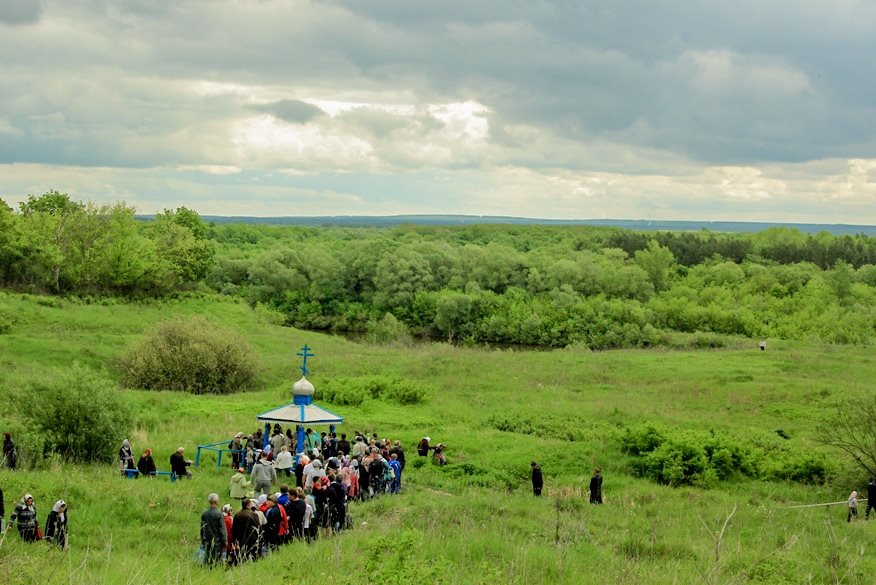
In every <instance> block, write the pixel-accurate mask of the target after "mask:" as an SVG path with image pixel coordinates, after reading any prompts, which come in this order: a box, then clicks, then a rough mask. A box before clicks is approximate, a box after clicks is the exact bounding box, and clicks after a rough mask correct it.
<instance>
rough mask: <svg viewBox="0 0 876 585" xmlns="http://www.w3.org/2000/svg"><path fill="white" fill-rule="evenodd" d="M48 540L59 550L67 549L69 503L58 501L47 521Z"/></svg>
mask: <svg viewBox="0 0 876 585" xmlns="http://www.w3.org/2000/svg"><path fill="white" fill-rule="evenodd" d="M46 540H47V541H48V542H54V543H55V544H56V545H58V547H59V548H61V549H62V550H65V549H66V548H67V502H65V501H64V500H58V501H57V502H55V505H54V506H52V511H51V512H49V517H48V518H47V519H46Z"/></svg>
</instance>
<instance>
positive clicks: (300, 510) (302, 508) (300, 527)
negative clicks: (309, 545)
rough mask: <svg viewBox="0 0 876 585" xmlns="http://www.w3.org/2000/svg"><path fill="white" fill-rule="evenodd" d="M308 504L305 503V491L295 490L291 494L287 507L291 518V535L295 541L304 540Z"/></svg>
mask: <svg viewBox="0 0 876 585" xmlns="http://www.w3.org/2000/svg"><path fill="white" fill-rule="evenodd" d="M306 510H307V504H305V503H304V490H302V489H301V488H295V489H293V490H291V491H290V492H289V504H288V505H287V506H286V512H287V516H288V517H289V533H290V534H291V535H292V538H293V539H298V540H300V539H302V538H304V513H305V512H306Z"/></svg>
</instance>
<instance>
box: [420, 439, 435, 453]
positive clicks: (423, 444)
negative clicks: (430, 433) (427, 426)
mask: <svg viewBox="0 0 876 585" xmlns="http://www.w3.org/2000/svg"><path fill="white" fill-rule="evenodd" d="M431 440H432V439H431V438H429V437H423V438H422V439H420V442H419V443H417V455H419V456H420V457H426V456H427V455H429V450H430V449H433V447H430V446H429V441H431Z"/></svg>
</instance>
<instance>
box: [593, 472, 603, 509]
mask: <svg viewBox="0 0 876 585" xmlns="http://www.w3.org/2000/svg"><path fill="white" fill-rule="evenodd" d="M590 503H591V504H601V503H602V475H601V474H600V472H599V468H598V467H597V468H596V469H595V470H594V471H593V477H591V478H590Z"/></svg>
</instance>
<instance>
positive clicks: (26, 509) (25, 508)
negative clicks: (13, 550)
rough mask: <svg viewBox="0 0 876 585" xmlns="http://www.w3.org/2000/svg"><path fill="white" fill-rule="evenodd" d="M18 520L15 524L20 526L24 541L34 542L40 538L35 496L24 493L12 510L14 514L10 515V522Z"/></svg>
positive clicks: (19, 529)
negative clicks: (34, 501)
mask: <svg viewBox="0 0 876 585" xmlns="http://www.w3.org/2000/svg"><path fill="white" fill-rule="evenodd" d="M13 521H16V523H15V526H16V528H18V533H19V534H20V535H21V539H22V540H23V541H24V542H34V541H36V540H39V538H38V534H39V528H40V527H39V522H38V521H37V512H36V505H34V503H33V496H32V495H30V494H24V497H23V498H21V500H20V501H19V502H18V503H17V504H15V509H14V510H12V516H10V517H9V523H10V524H12V522H13Z"/></svg>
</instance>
